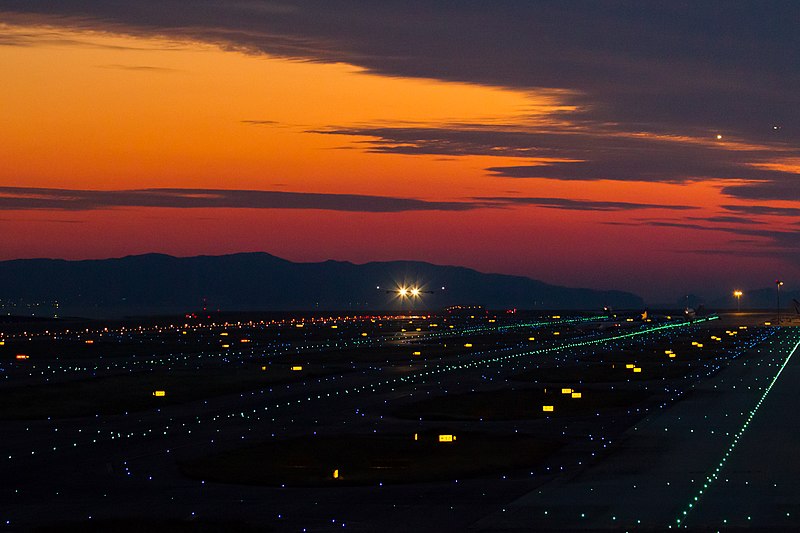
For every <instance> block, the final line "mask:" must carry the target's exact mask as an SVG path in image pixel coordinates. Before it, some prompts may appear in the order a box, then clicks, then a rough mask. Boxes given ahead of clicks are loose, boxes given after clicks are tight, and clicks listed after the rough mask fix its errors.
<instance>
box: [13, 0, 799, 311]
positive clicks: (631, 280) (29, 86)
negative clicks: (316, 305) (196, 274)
mask: <svg viewBox="0 0 800 533" xmlns="http://www.w3.org/2000/svg"><path fill="white" fill-rule="evenodd" d="M797 20H800V4H798V3H797V2H793V1H787V2H770V1H753V2H735V3H731V2H714V1H707V2H689V1H685V2H684V1H668V2H640V1H606V2H588V1H586V2H581V1H574V2H572V1H565V2H553V1H502V0H500V1H493V2H490V3H489V2H477V1H466V0H465V1H450V0H442V1H437V2H429V1H419V2H416V1H408V0H404V1H396V2H395V1H371V2H366V1H365V2H358V1H346V2H345V1H343V2H339V1H331V0H324V1H299V0H298V1H292V0H287V1H281V2H271V1H254V0H237V1H225V0H197V1H194V2H190V3H188V2H183V1H179V0H158V1H145V0H139V1H131V0H127V1H117V0H109V1H103V2H91V1H78V0H64V1H58V2H56V1H46V0H41V1H36V2H31V1H29V0H28V1H22V0H2V2H0V65H2V83H1V84H0V99H1V100H2V107H0V139H1V140H2V142H0V162H2V164H0V260H6V259H18V258H32V257H53V258H65V259H89V258H106V257H120V256H125V255H131V254H140V253H149V252H159V253H168V254H172V255H178V256H189V255H200V254H208V255H218V254H226V253H235V252H249V251H264V252H269V253H272V254H274V255H278V256H280V257H284V258H286V259H290V260H293V261H322V260H326V259H336V260H346V261H352V262H356V263H363V262H368V261H376V260H380V261H383V260H395V259H409V260H421V261H429V262H433V263H437V264H449V265H461V266H467V267H471V268H475V269H477V270H480V271H483V272H497V273H504V274H515V275H523V276H529V277H532V278H535V279H539V280H542V281H545V282H548V283H554V284H562V285H567V286H573V287H574V286H580V287H590V288H598V289H621V290H629V291H632V292H635V293H637V294H639V295H641V296H643V297H644V298H645V299H646V300H647V301H648V302H650V303H654V302H657V303H662V302H670V303H671V302H676V301H679V300H680V299H681V298H682V297H683V296H685V295H686V294H689V293H692V294H699V295H700V296H706V297H708V298H711V297H715V296H717V295H722V294H730V293H731V291H732V290H733V289H734V288H739V289H745V290H746V289H755V288H761V287H768V286H771V285H772V284H774V280H775V279H776V278H781V279H784V280H786V284H787V286H788V287H789V288H796V287H797V286H798V285H800V283H797V282H796V281H794V280H797V278H798V275H800V232H798V230H800V142H798V141H800V127H799V125H800V121H798V119H800V105H798V100H799V99H800V96H798V95H800V34H799V33H798V32H797V31H796V21H797ZM731 298H732V296H731Z"/></svg>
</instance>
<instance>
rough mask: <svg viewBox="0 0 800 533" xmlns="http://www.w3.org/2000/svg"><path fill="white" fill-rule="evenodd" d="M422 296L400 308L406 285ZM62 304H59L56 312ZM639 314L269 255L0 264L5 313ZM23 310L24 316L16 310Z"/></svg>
mask: <svg viewBox="0 0 800 533" xmlns="http://www.w3.org/2000/svg"><path fill="white" fill-rule="evenodd" d="M403 285H405V286H408V287H411V286H418V287H419V288H420V290H422V291H432V292H423V293H421V294H420V297H419V298H414V299H404V300H402V301H401V300H400V299H399V298H398V297H397V295H396V294H393V293H390V292H387V291H394V290H396V289H397V288H398V287H400V286H403ZM56 302H57V305H56ZM458 304H463V305H483V306H484V307H486V308H490V309H503V308H514V307H516V308H521V309H601V308H602V307H603V306H611V307H614V308H615V309H638V308H641V307H642V306H643V301H642V299H641V298H640V297H638V296H636V295H634V294H631V293H629V292H623V291H599V290H592V289H580V288H569V287H562V286H557V285H550V284H547V283H544V282H541V281H537V280H534V279H531V278H526V277H521V276H509V275H502V274H484V273H481V272H478V271H476V270H472V269H469V268H463V267H456V266H441V265H434V264H431V263H425V262H415V261H390V262H371V263H366V264H360V265H358V264H353V263H349V262H343V261H324V262H319V263H295V262H291V261H287V260H285V259H281V258H279V257H275V256H273V255H270V254H267V253H240V254H232V255H222V256H196V257H173V256H169V255H162V254H146V255H136V256H127V257H122V258H116V259H98V260H80V261H67V260H62V259H17V260H10V261H1V262H0V311H2V312H3V314H8V313H11V314H36V313H37V310H38V312H39V314H40V315H44V314H48V313H49V311H48V309H50V307H52V308H53V311H52V312H53V314H56V313H57V314H58V315H60V316H84V317H119V316H125V315H154V314H173V313H186V312H192V311H197V310H201V309H203V308H208V309H209V310H215V311H216V310H219V311H301V310H302V311H313V310H337V311H346V310H351V311H358V310H362V311H365V310H392V309H395V310H400V309H406V310H407V309H420V310H422V309H441V308H443V307H445V306H449V305H458ZM14 310H16V312H14Z"/></svg>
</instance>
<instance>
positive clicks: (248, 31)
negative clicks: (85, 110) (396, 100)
mask: <svg viewBox="0 0 800 533" xmlns="http://www.w3.org/2000/svg"><path fill="white" fill-rule="evenodd" d="M0 9H3V10H5V11H6V13H7V15H6V17H7V18H12V14H14V13H16V14H17V16H19V14H22V15H23V16H27V17H28V19H29V18H30V17H29V15H30V14H31V13H38V14H42V15H47V16H49V21H51V22H53V21H56V22H60V23H62V24H69V25H73V26H80V27H90V28H100V29H109V30H113V31H121V32H128V33H133V34H148V35H166V36H169V37H174V38H191V39H202V40H205V41H208V42H215V43H219V44H222V45H223V46H227V47H230V48H234V49H240V50H245V51H249V52H253V53H270V54H275V55H280V56H285V57H292V58H300V59H305V60H314V61H327V62H334V61H344V62H348V63H352V64H355V65H359V66H362V67H364V68H366V69H369V70H371V71H373V72H379V73H385V74H391V75H400V76H414V77H425V78H436V79H443V80H453V81H466V82H473V83H482V84H488V85H497V86H505V87H515V88H521V89H527V88H532V87H546V88H565V89H569V90H571V91H573V94H575V95H576V96H575V101H576V102H579V103H581V104H583V106H584V110H583V111H584V113H586V115H587V116H589V117H591V118H593V119H595V120H598V121H603V122H605V121H612V122H620V121H621V122H624V123H626V124H629V125H639V126H641V129H648V130H653V129H657V130H658V129H662V128H666V129H669V130H670V131H676V130H683V129H686V128H699V129H709V128H713V129H719V130H723V131H725V132H741V133H746V134H747V135H748V136H750V137H758V138H761V139H766V138H768V136H769V135H770V134H771V133H772V131H771V125H772V124H774V123H781V124H783V125H784V128H783V130H781V134H782V136H783V138H789V137H791V138H794V139H796V138H797V135H798V131H797V130H796V128H793V127H791V125H793V124H800V121H798V118H800V109H798V106H796V105H795V103H796V94H797V89H798V82H799V81H800V69H798V68H797V67H798V65H797V58H798V57H800V54H798V52H799V51H800V36H799V35H798V34H799V32H797V27H796V21H797V20H799V19H800V4H798V3H797V2H794V1H792V0H774V1H770V2H757V1H745V2H736V3H733V4H732V3H730V2H726V1H723V0H709V1H705V2H640V1H638V0H609V1H607V2H581V1H577V2H549V1H535V0H530V1H518V0H498V1H496V2H492V3H491V5H487V4H486V3H484V2H476V1H469V0H468V1H463V2H428V1H423V0H417V1H413V0H411V1H409V0H384V1H381V2H369V3H365V2H350V1H345V0H339V1H337V0H292V1H288V0H287V1H285V2H280V3H277V2H276V3H272V2H269V3H265V2H261V1H255V0H241V1H237V2H229V1H226V0H197V1H195V2H192V5H191V8H187V6H186V3H185V2H184V1H183V0H139V1H137V2H129V1H123V0H106V1H103V2H88V1H86V0H58V1H55V0H50V1H48V0H40V1H37V2H31V1H30V0H4V2H3V5H2V7H1V8H0ZM630 129H635V128H630Z"/></svg>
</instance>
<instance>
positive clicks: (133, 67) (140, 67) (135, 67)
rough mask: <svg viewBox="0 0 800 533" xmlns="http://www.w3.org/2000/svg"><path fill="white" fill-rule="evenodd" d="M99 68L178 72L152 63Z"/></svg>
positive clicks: (102, 66) (101, 66) (99, 66)
mask: <svg viewBox="0 0 800 533" xmlns="http://www.w3.org/2000/svg"><path fill="white" fill-rule="evenodd" d="M98 68H109V69H117V70H130V71H132V72H154V73H169V72H178V69H174V68H167V67H154V66H151V65H98Z"/></svg>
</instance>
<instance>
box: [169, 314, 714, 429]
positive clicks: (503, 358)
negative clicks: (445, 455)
mask: <svg viewBox="0 0 800 533" xmlns="http://www.w3.org/2000/svg"><path fill="white" fill-rule="evenodd" d="M716 318H718V317H707V318H703V319H700V320H697V321H695V322H694V323H688V322H683V323H676V324H666V325H662V326H656V327H652V328H647V329H644V330H640V331H635V332H630V333H624V334H621V335H615V336H612V337H606V338H601V339H593V340H587V341H582V342H572V343H567V344H563V345H560V346H554V347H551V348H543V349H538V350H530V351H525V352H520V353H514V354H510V355H500V356H497V357H493V358H490V359H479V360H477V361H470V362H465V363H460V364H452V365H447V366H444V367H436V368H434V369H430V370H427V371H423V372H417V373H414V374H411V375H408V376H403V377H398V378H394V379H387V380H384V381H379V382H375V383H371V384H366V385H362V386H359V387H353V388H352V389H345V390H343V391H333V392H328V393H325V394H322V393H320V394H317V395H316V396H308V397H306V398H298V399H295V400H288V401H285V402H278V403H276V404H275V405H274V406H273V407H270V406H265V407H263V408H262V409H261V410H262V411H270V410H272V409H275V408H281V407H284V408H286V407H291V406H293V405H296V404H300V403H302V402H304V401H311V400H314V399H317V400H322V399H325V398H330V397H332V396H338V395H339V394H340V392H341V393H343V394H348V395H349V394H359V393H363V392H376V388H379V387H383V386H387V385H393V384H398V383H400V382H414V381H416V380H419V379H427V378H428V377H431V376H433V375H436V374H444V373H449V372H453V371H457V370H465V369H470V368H477V367H481V366H486V367H491V366H493V365H494V364H497V363H499V364H504V363H505V362H507V361H509V360H512V359H518V358H520V357H525V356H530V355H541V354H545V353H549V352H556V351H562V350H567V349H570V348H576V347H584V346H588V345H593V344H601V343H605V342H611V341H614V340H620V339H625V338H631V337H636V336H639V335H644V334H648V333H653V332H656V331H659V330H666V329H673V328H679V327H686V326H693V325H696V324H698V323H700V322H705V321H710V320H715V319H716ZM509 349H510V348H505V349H502V350H498V351H507V350H509ZM476 355H478V354H476ZM258 411H259V409H253V410H252V411H251V413H252V414H251V413H247V414H246V413H245V412H243V411H236V412H233V413H229V414H228V415H221V414H220V415H216V416H214V417H212V419H211V420H218V419H222V418H236V419H239V418H245V419H251V418H252V417H253V416H254V415H255V418H256V419H260V417H259V416H258ZM195 422H196V423H201V420H200V419H199V417H197V418H196V419H195ZM184 425H185V424H184Z"/></svg>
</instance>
